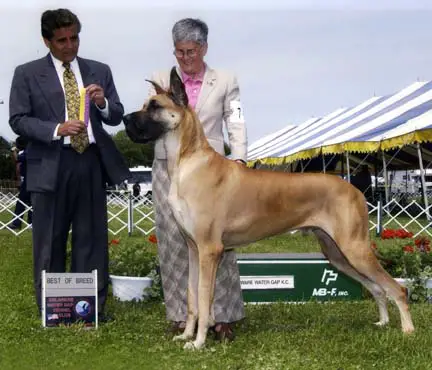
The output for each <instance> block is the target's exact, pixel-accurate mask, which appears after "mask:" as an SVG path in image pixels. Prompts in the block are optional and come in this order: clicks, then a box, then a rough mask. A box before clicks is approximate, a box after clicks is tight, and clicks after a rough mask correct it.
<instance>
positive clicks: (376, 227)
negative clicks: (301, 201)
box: [0, 191, 432, 237]
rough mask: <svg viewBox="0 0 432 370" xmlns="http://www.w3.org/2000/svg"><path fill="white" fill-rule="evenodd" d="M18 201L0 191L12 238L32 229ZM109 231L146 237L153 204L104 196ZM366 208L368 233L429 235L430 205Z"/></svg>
mask: <svg viewBox="0 0 432 370" xmlns="http://www.w3.org/2000/svg"><path fill="white" fill-rule="evenodd" d="M16 202H19V200H18V196H17V194H12V193H4V192H3V193H2V192H0V230H4V231H8V232H10V233H12V234H14V235H21V234H22V233H24V232H26V231H29V230H31V225H29V224H28V223H27V216H26V215H27V212H28V211H29V210H30V209H31V208H30V207H28V206H27V205H25V204H24V211H23V212H22V213H21V214H19V215H15V214H14V210H15V204H16ZM107 206H108V207H107V209H108V230H109V233H110V234H112V235H118V234H119V233H121V232H124V231H127V232H128V233H129V235H130V234H132V233H135V232H138V233H142V234H144V235H149V234H150V233H152V232H154V229H155V217H154V208H153V202H152V200H151V199H149V198H147V197H144V196H139V197H133V196H132V194H131V193H130V192H128V191H113V192H108V193H107ZM368 207H369V223H370V231H371V232H374V231H377V232H379V231H380V230H382V229H383V228H401V229H404V230H407V231H412V232H413V233H414V236H415V237H416V236H418V235H420V234H428V235H429V236H432V218H431V217H430V216H429V214H430V213H431V212H432V211H431V209H430V208H431V207H432V205H430V206H428V207H427V208H426V207H424V206H423V205H422V204H421V203H420V202H419V201H418V200H416V199H413V200H411V201H409V202H407V201H405V202H404V201H402V200H401V199H400V198H398V197H394V198H393V199H391V200H390V201H389V202H388V203H387V204H380V203H379V202H378V204H371V203H368ZM16 218H20V219H21V224H22V227H21V229H11V228H10V225H11V222H12V221H13V220H14V219H16Z"/></svg>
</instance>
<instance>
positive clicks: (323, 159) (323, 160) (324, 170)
mask: <svg viewBox="0 0 432 370" xmlns="http://www.w3.org/2000/svg"><path fill="white" fill-rule="evenodd" d="M321 156H322V162H323V173H326V164H325V158H324V154H321Z"/></svg>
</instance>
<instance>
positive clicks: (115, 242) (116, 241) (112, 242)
mask: <svg viewBox="0 0 432 370" xmlns="http://www.w3.org/2000/svg"><path fill="white" fill-rule="evenodd" d="M119 243H120V239H111V241H110V242H109V243H108V245H111V244H115V245H117V244H119Z"/></svg>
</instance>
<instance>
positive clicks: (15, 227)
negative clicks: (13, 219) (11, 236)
mask: <svg viewBox="0 0 432 370" xmlns="http://www.w3.org/2000/svg"><path fill="white" fill-rule="evenodd" d="M8 227H9V229H11V230H21V225H15V224H10V225H8Z"/></svg>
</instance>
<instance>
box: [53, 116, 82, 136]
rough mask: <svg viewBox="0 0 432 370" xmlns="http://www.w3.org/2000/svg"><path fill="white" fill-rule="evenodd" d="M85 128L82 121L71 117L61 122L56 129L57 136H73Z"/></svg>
mask: <svg viewBox="0 0 432 370" xmlns="http://www.w3.org/2000/svg"><path fill="white" fill-rule="evenodd" d="M84 130H86V125H85V124H84V122H83V121H79V120H77V119H71V120H69V121H66V122H64V123H61V124H60V126H59V128H58V130H57V135H58V136H75V135H78V134H79V133H80V132H82V131H84Z"/></svg>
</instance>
